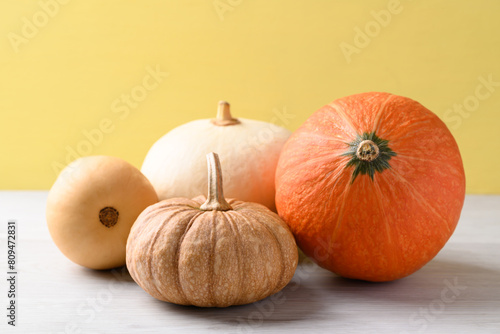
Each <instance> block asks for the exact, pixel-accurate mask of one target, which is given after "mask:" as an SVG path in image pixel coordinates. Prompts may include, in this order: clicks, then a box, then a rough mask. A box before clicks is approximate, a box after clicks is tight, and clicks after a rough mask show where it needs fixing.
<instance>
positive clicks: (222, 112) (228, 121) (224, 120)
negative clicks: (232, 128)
mask: <svg viewBox="0 0 500 334" xmlns="http://www.w3.org/2000/svg"><path fill="white" fill-rule="evenodd" d="M211 122H212V123H213V124H215V125H218V126H227V125H235V124H239V123H240V121H239V120H238V119H237V118H233V117H232V116H231V109H230V104H229V103H227V102H226V101H219V106H218V107H217V116H216V117H215V118H214V119H212V120H211Z"/></svg>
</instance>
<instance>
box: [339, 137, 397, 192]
mask: <svg viewBox="0 0 500 334" xmlns="http://www.w3.org/2000/svg"><path fill="white" fill-rule="evenodd" d="M347 145H348V146H349V148H348V150H347V152H345V153H344V154H342V155H343V156H348V157H350V158H351V160H349V162H348V163H347V165H346V168H349V167H352V166H354V171H353V172H352V176H351V183H352V182H354V180H355V179H356V177H357V176H358V175H360V174H361V175H363V174H367V175H368V176H370V179H372V181H373V177H374V176H375V173H382V172H383V171H384V170H385V169H389V168H391V166H390V165H389V160H391V158H392V157H394V156H396V155H397V154H396V152H394V151H393V150H392V149H391V148H390V147H389V141H388V140H385V139H382V138H380V137H378V136H377V135H376V134H375V132H371V133H368V132H365V133H363V134H362V135H361V136H360V135H357V137H356V139H355V140H354V141H352V142H351V143H348V144H347Z"/></svg>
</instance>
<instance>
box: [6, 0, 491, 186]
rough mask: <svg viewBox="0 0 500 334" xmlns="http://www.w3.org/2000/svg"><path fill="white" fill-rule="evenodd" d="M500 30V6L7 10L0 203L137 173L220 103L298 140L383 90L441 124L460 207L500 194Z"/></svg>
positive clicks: (203, 4) (235, 3)
mask: <svg viewBox="0 0 500 334" xmlns="http://www.w3.org/2000/svg"><path fill="white" fill-rule="evenodd" d="M377 20H378V21H377ZM360 31H361V33H360ZM499 31H500V1H497V0H478V1H466V0H461V1H457V0H454V1H452V0H448V1H430V0H428V1H424V0H420V1H417V0H413V1H410V0H401V1H397V0H377V1H361V0H358V1H340V0H335V1H332V0H316V1H310V0H309V1H306V0H300V1H298V0H294V1H283V0H282V1H268V0H215V1H214V0H203V1H202V0H190V1H180V0H179V1H151V0H150V1H132V0H123V1H117V0H115V1H110V0H108V1H102V0H99V1H98V0H85V1H84V0H72V1H68V0H59V1H58V0H41V1H27V0H2V1H0V138H1V141H0V161H1V162H0V164H1V171H0V189H48V188H50V186H51V184H52V183H53V182H54V180H55V178H56V174H57V171H58V170H59V169H60V168H61V167H62V166H63V165H65V164H66V163H67V160H72V159H73V158H74V156H75V154H76V155H80V154H81V153H83V154H84V155H89V154H106V155H114V156H119V157H122V158H124V159H126V160H128V161H130V162H131V163H133V164H134V165H136V166H138V167H140V166H141V163H142V160H143V158H144V156H145V154H146V152H147V150H148V148H149V147H150V146H151V144H152V143H153V142H154V141H155V140H156V139H158V138H159V137H160V136H161V135H163V134H164V133H166V132H167V131H168V130H170V129H172V128H173V127H175V126H178V125H180V124H182V123H185V122H187V121H190V120H193V119H196V118H211V117H213V116H214V115H215V109H216V104H217V101H218V100H219V99H225V100H228V101H229V102H231V104H232V110H233V114H234V115H235V116H240V117H246V118H255V119H260V120H265V121H270V120H272V119H273V118H274V117H277V116H280V117H281V118H280V121H279V122H281V123H280V124H281V125H283V126H285V127H288V128H289V129H291V130H294V129H296V128H297V127H298V126H299V125H300V124H301V123H302V122H303V121H304V120H305V119H306V118H307V117H308V115H310V114H311V113H312V112H314V111H315V110H316V109H318V108H319V107H321V106H322V105H324V104H326V103H328V102H330V101H332V100H334V99H336V98H339V97H342V96H345V95H350V94H354V93H359V92H364V91H388V92H391V93H395V94H399V95H404V96H408V97H411V98H413V99H415V100H417V101H419V102H421V103H422V104H424V105H425V106H426V107H428V108H429V109H431V110H433V111H434V112H435V113H437V114H438V115H439V116H440V117H441V118H442V119H443V120H444V121H445V122H446V123H447V124H448V126H449V127H450V129H451V130H452V132H453V134H454V135H455V137H456V139H457V141H458V144H459V146H460V149H461V152H462V156H463V159H464V164H465V169H466V173H467V182H468V185H467V190H468V192H469V193H500V173H499V172H498V168H499V166H500V154H499V153H498V150H497V149H496V148H497V143H498V141H499V135H500V131H499V123H500V122H499V121H500V33H499ZM151 72H156V74H155V75H154V76H156V79H155V78H154V76H152V75H151V74H150V73H151ZM167 73H168V74H167ZM488 82H489V83H488ZM127 96H128V100H127ZM460 108H461V109H460ZM279 122H278V123H279ZM88 138H90V139H88ZM69 152H76V153H69ZM79 152H80V153H79ZM444 168H445V167H444Z"/></svg>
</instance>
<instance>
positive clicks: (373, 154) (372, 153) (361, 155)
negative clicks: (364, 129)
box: [356, 140, 380, 162]
mask: <svg viewBox="0 0 500 334" xmlns="http://www.w3.org/2000/svg"><path fill="white" fill-rule="evenodd" d="M379 155H380V149H379V148H378V146H377V144H375V143H374V142H373V141H371V140H363V141H362V142H361V143H359V145H358V149H357V150H356V156H357V157H358V159H359V160H363V161H368V162H370V161H373V160H375V159H377V158H378V156H379Z"/></svg>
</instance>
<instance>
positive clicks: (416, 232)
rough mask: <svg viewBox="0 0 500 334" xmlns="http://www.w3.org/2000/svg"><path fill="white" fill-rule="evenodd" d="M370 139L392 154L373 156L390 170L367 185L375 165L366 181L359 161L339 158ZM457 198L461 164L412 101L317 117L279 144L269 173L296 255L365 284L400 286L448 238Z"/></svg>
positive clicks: (376, 96)
mask: <svg viewBox="0 0 500 334" xmlns="http://www.w3.org/2000/svg"><path fill="white" fill-rule="evenodd" d="M373 133H374V134H375V136H377V137H378V138H380V139H381V140H386V141H387V142H384V143H385V145H386V146H388V148H390V150H392V153H391V152H390V150H387V151H386V152H384V153H382V149H381V150H380V152H381V153H380V155H379V158H381V159H385V162H386V163H387V164H388V166H387V164H386V165H384V166H383V167H384V168H380V169H381V170H380V171H378V170H375V171H374V172H373V174H372V176H373V179H372V178H371V177H370V173H369V172H368V169H369V168H371V167H370V166H373V165H370V164H371V163H373V162H375V161H376V160H373V161H372V162H370V161H364V160H363V166H365V167H366V168H365V169H364V171H365V172H366V174H363V168H364V167H363V168H361V172H360V173H359V174H357V175H355V173H354V172H355V170H356V168H357V167H356V166H358V165H357V164H356V163H355V162H356V161H357V162H360V161H361V160H359V159H358V158H355V159H354V157H355V155H354V154H349V153H346V152H347V151H349V149H351V148H353V146H349V143H351V145H354V144H353V143H356V141H358V142H359V141H360V140H361V139H359V137H357V136H363V134H365V137H369V136H370V134H373ZM357 138H358V139H357ZM381 143H382V142H381ZM382 146H383V145H382ZM382 146H381V147H382ZM358 147H359V146H358ZM354 148H355V147H354ZM382 148H383V147H382ZM361 157H362V155H361ZM353 159H354V160H355V161H354V163H353ZM356 159H357V160H356ZM350 162H351V163H350ZM379 162H380V161H379ZM464 199H465V173H464V169H463V164H462V159H461V157H460V152H459V150H458V146H457V144H456V142H455V140H454V138H453V136H452V135H451V133H450V132H449V130H448V128H447V127H446V125H445V124H444V123H443V122H442V121H441V120H440V119H439V118H438V117H437V116H436V115H435V114H433V113H432V112H431V111H429V110H428V109H426V108H425V107H424V106H422V105H421V104H419V103H418V102H416V101H413V100H411V99H409V98H405V97H401V96H397V95H391V94H388V93H364V94H357V95H352V96H348V97H345V98H342V99H338V100H336V101H334V102H332V103H330V104H328V105H326V106H324V107H322V108H321V109H319V110H318V111H317V112H316V113H314V114H313V115H312V116H311V117H309V119H307V120H306V122H305V123H304V124H303V125H302V126H301V127H300V128H299V129H298V130H297V131H296V132H295V133H294V134H293V135H292V136H291V137H290V139H289V140H288V141H287V143H286V144H285V146H284V148H283V151H282V153H281V156H280V159H279V162H278V167H277V171H276V206H277V210H278V213H279V215H280V216H281V217H282V218H283V219H284V220H285V221H286V222H287V224H288V225H289V226H290V228H291V230H292V232H293V234H294V235H295V237H296V240H297V244H298V246H299V247H300V248H301V249H302V251H303V252H304V253H305V254H306V255H308V256H309V257H311V258H313V259H314V260H315V261H316V262H317V263H318V264H319V265H320V266H322V267H324V268H326V269H328V270H331V271H333V272H334V273H337V274H338V275H341V276H343V277H347V278H354V279H361V280H367V281H390V280H395V279H398V278H402V277H405V276H407V275H410V274H411V273H413V272H415V271H417V270H418V269H420V268H421V267H422V266H423V265H425V264H426V263H427V262H428V261H430V260H431V259H432V258H433V257H434V256H435V255H436V254H437V253H438V252H439V250H440V249H441V248H442V247H443V246H444V244H445V243H446V242H447V240H448V239H449V238H450V236H451V235H452V233H453V231H454V230H455V227H456V225H457V222H458V220H459V218H460V212H461V209H462V206H463V202H464Z"/></svg>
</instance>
